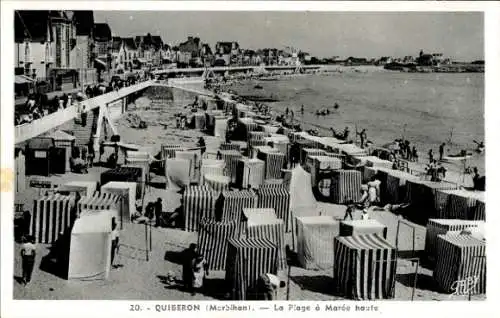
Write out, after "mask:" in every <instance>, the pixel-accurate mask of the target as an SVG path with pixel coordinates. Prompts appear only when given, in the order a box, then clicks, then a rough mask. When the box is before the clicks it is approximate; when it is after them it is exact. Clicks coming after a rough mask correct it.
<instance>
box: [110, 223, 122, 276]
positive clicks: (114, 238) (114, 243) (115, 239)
mask: <svg viewBox="0 0 500 318" xmlns="http://www.w3.org/2000/svg"><path fill="white" fill-rule="evenodd" d="M119 244H120V232H119V231H118V228H117V224H116V219H115V218H113V219H112V220H111V267H114V266H115V265H114V261H115V255H116V252H117V251H118V248H119Z"/></svg>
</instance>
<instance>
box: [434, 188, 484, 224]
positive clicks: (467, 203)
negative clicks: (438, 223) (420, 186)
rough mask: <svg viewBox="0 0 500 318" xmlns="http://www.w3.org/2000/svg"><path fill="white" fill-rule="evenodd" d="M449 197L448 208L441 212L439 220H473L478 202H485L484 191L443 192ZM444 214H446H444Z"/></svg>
mask: <svg viewBox="0 0 500 318" xmlns="http://www.w3.org/2000/svg"><path fill="white" fill-rule="evenodd" d="M438 192H444V193H445V194H446V197H447V200H446V201H447V202H446V206H445V208H444V209H441V210H439V211H438V212H440V213H439V214H438V217H439V218H443V219H448V218H450V219H462V220H473V219H475V217H474V214H475V211H476V205H477V202H478V201H483V202H484V201H485V196H484V191H467V190H459V189H457V190H443V191H438ZM443 212H444V213H443Z"/></svg>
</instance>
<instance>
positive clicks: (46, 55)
mask: <svg viewBox="0 0 500 318" xmlns="http://www.w3.org/2000/svg"><path fill="white" fill-rule="evenodd" d="M49 57H50V49H49V43H45V59H46V60H48V59H49Z"/></svg>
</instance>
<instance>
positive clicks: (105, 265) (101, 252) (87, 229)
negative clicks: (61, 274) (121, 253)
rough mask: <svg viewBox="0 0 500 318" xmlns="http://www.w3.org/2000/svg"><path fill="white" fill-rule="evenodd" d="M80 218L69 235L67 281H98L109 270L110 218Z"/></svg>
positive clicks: (105, 215)
mask: <svg viewBox="0 0 500 318" xmlns="http://www.w3.org/2000/svg"><path fill="white" fill-rule="evenodd" d="M92 212H93V213H88V214H82V216H81V217H80V218H78V219H77V220H76V222H75V225H74V226H73V230H72V231H71V244H70V251H69V267H68V280H102V279H107V278H108V277H109V270H110V267H111V217H112V216H111V214H110V213H108V212H107V211H101V212H99V213H94V212H95V211H92Z"/></svg>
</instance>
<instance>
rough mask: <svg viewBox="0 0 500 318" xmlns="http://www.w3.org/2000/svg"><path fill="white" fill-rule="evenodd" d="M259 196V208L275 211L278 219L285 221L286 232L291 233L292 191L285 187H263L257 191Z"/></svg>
mask: <svg viewBox="0 0 500 318" xmlns="http://www.w3.org/2000/svg"><path fill="white" fill-rule="evenodd" d="M257 195H258V200H257V207H258V208H269V209H274V211H275V212H276V217H277V218H278V219H281V220H283V223H284V225H285V232H290V231H291V230H292V220H291V217H290V191H288V189H287V188H286V187H285V186H283V185H263V186H261V187H259V189H258V190H257Z"/></svg>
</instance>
